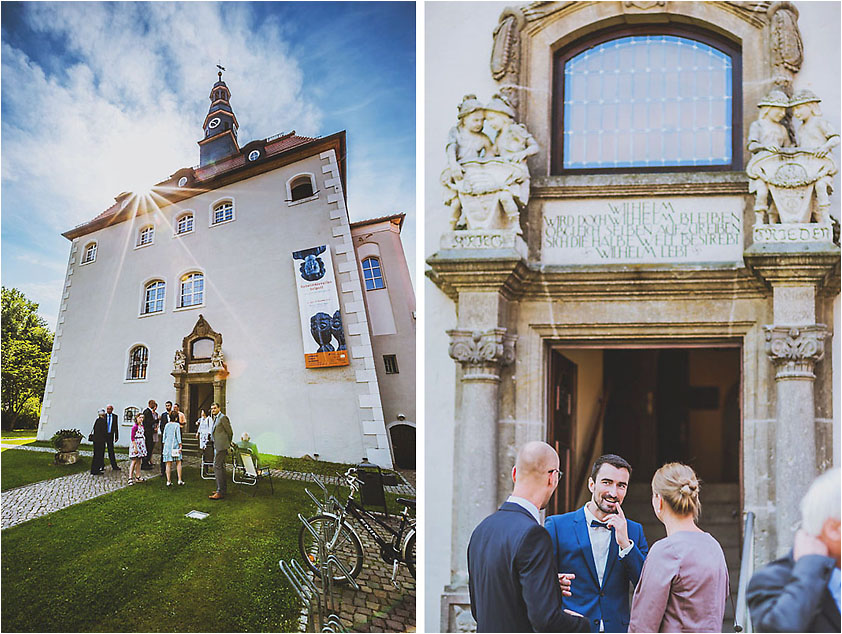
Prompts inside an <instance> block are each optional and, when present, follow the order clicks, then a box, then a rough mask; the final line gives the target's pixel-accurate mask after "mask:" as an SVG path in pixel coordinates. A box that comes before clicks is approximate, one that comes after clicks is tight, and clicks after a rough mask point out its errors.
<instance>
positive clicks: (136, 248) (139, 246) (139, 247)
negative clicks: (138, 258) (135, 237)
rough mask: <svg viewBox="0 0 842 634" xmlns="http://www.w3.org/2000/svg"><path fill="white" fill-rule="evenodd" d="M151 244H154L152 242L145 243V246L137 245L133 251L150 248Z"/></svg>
mask: <svg viewBox="0 0 842 634" xmlns="http://www.w3.org/2000/svg"><path fill="white" fill-rule="evenodd" d="M153 244H155V243H154V242H147V243H146V244H138V245H136V246H135V251H137V250H138V249H145V248H146V247H151V246H152V245H153Z"/></svg>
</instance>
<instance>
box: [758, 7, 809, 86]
mask: <svg viewBox="0 0 842 634" xmlns="http://www.w3.org/2000/svg"><path fill="white" fill-rule="evenodd" d="M767 16H768V18H769V44H770V46H771V51H770V52H771V54H772V55H771V57H772V69H773V72H774V82H775V84H777V85H778V86H781V87H783V88H785V89H786V90H787V92H789V87H790V86H791V84H792V80H793V78H794V77H795V74H796V73H797V72H798V71H799V69H800V68H801V63H802V62H803V61H804V44H803V43H802V42H801V32H800V31H799V30H798V9H797V8H796V6H795V5H794V4H793V3H792V2H773V3H772V4H771V5H770V6H769V8H768V10H767Z"/></svg>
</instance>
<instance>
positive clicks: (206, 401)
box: [186, 383, 213, 432]
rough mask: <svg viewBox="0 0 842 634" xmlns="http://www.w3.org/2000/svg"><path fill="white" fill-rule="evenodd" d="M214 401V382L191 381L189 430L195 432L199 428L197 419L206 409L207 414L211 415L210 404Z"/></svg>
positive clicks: (187, 414) (188, 416)
mask: <svg viewBox="0 0 842 634" xmlns="http://www.w3.org/2000/svg"><path fill="white" fill-rule="evenodd" d="M211 403H213V383H191V384H190V385H189V393H188V408H189V409H188V410H187V413H186V416H187V430H188V431H190V432H195V431H197V430H198V424H197V421H198V420H199V414H201V412H202V410H205V415H207V416H210V406H211Z"/></svg>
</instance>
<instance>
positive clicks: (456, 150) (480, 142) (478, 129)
mask: <svg viewBox="0 0 842 634" xmlns="http://www.w3.org/2000/svg"><path fill="white" fill-rule="evenodd" d="M457 117H458V119H459V123H458V124H457V125H455V126H454V127H452V128H451V129H450V132H449V133H448V135H447V146H446V147H445V153H446V154H447V167H446V168H445V170H444V171H443V172H442V174H441V182H442V184H444V186H445V187H446V188H447V190H448V193H447V194H445V204H446V205H450V206H451V208H452V209H453V219H452V223H453V226H454V227H457V226H462V225H464V224H465V222H464V219H463V218H462V204H461V200H460V199H459V193H460V192H463V191H470V189H471V187H470V184H466V183H465V180H464V179H465V169H464V167H463V164H464V163H465V162H467V161H471V160H475V159H481V158H484V157H485V156H486V155H488V154H490V153H491V139H489V138H488V137H487V136H486V135H485V134H483V132H482V127H483V123H484V121H485V111H484V110H483V107H482V103H480V101H479V99H477V97H476V95H465V96H464V97H463V98H462V103H461V104H459V108H458V115H457Z"/></svg>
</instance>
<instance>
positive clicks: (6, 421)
mask: <svg viewBox="0 0 842 634" xmlns="http://www.w3.org/2000/svg"><path fill="white" fill-rule="evenodd" d="M2 309H3V313H2V322H0V324H2V326H0V329H2V342H0V353H2V360H0V361H2V401H3V426H4V427H7V428H8V429H14V427H15V424H16V423H17V422H18V421H19V420H20V418H21V415H22V414H23V413H24V412H25V411H26V410H27V408H31V407H32V405H33V404H35V405H36V408H35V409H36V410H40V406H41V399H42V398H43V396H44V387H45V385H46V383H47V371H48V369H49V367H50V352H51V351H52V349H53V333H52V332H50V329H49V328H48V327H47V322H46V321H44V319H42V318H41V317H40V316H39V315H38V304H36V303H35V302H33V301H30V300H28V299H27V298H26V296H24V294H23V293H21V292H20V291H19V290H18V289H16V288H12V289H7V288H6V287H5V286H4V287H2Z"/></svg>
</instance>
